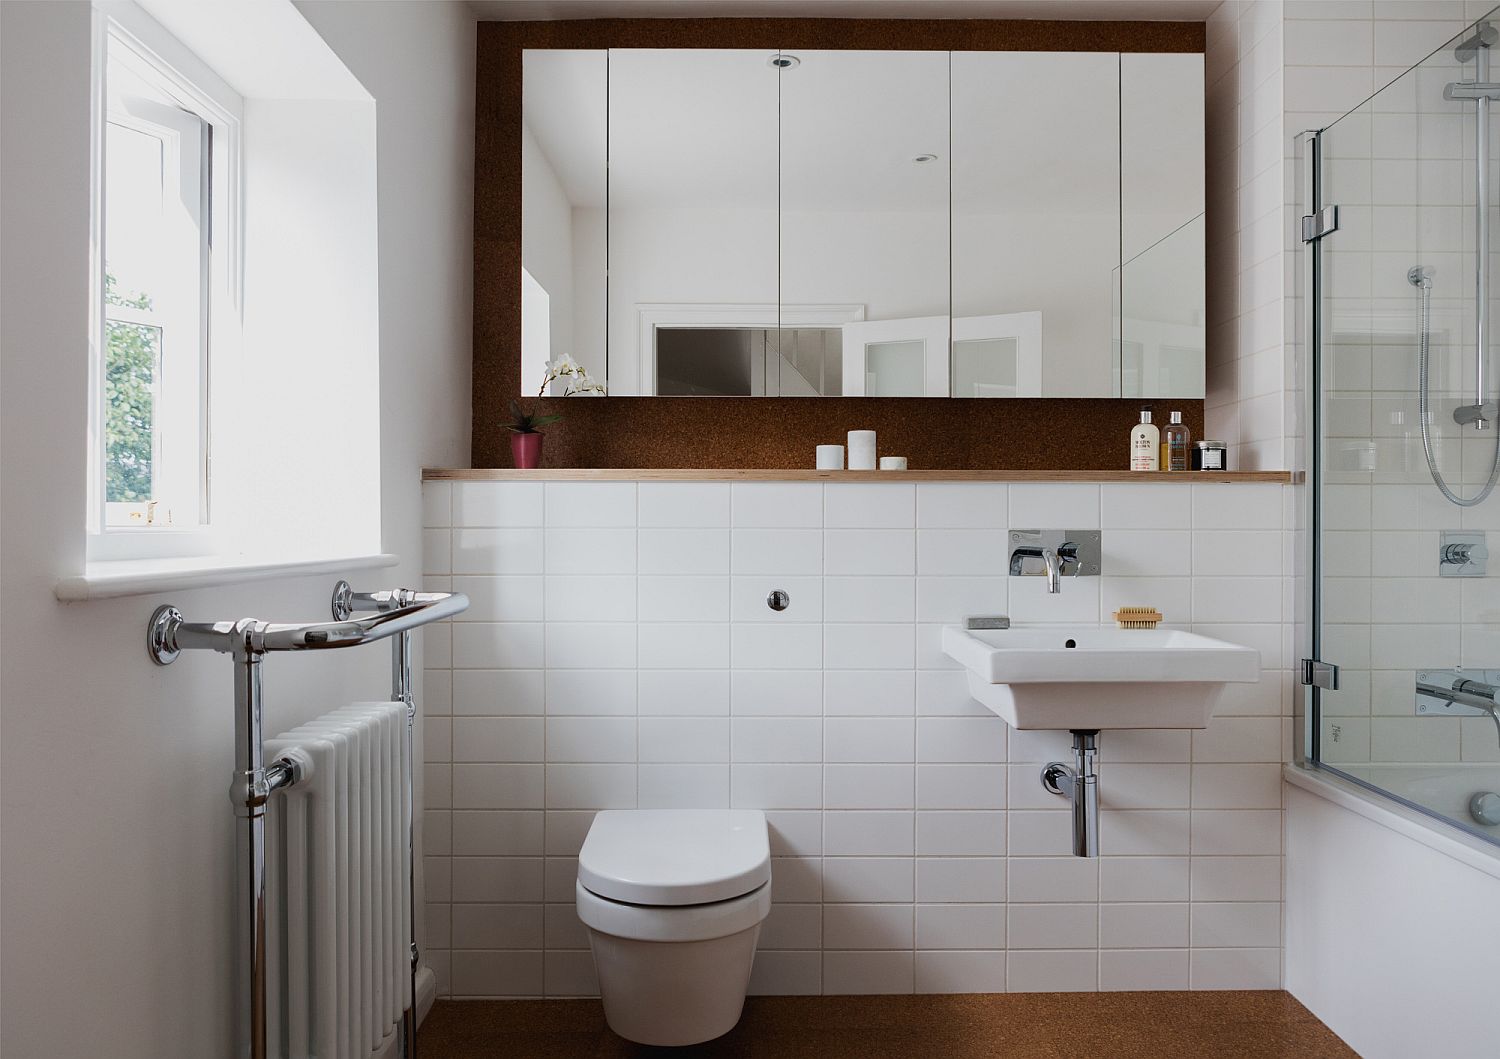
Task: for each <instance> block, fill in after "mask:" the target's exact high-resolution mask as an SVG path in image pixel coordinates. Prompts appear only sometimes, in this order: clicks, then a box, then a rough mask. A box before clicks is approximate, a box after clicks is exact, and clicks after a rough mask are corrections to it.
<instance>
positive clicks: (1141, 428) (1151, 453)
mask: <svg viewBox="0 0 1500 1059" xmlns="http://www.w3.org/2000/svg"><path fill="white" fill-rule="evenodd" d="M1160 446H1161V431H1159V430H1157V429H1156V427H1154V426H1152V425H1151V410H1150V409H1149V408H1142V409H1141V421H1140V422H1139V423H1137V424H1136V425H1135V426H1133V427H1131V428H1130V469H1131V470H1132V471H1154V470H1156V469H1157V461H1158V460H1159V459H1160V458H1161V453H1160Z"/></svg>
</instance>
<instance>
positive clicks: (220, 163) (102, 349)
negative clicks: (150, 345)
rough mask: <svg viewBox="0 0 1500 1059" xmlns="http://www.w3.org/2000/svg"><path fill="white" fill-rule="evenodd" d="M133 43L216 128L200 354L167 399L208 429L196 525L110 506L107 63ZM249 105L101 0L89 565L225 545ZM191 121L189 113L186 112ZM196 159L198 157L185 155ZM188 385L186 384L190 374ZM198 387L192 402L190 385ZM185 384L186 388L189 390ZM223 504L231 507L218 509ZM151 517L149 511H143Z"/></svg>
mask: <svg viewBox="0 0 1500 1059" xmlns="http://www.w3.org/2000/svg"><path fill="white" fill-rule="evenodd" d="M111 39H114V40H115V41H116V42H117V44H118V45H123V48H124V50H125V51H126V53H127V55H128V61H130V62H131V63H132V64H139V68H140V69H141V70H143V71H145V72H147V73H149V75H150V79H151V80H152V81H153V83H154V84H156V85H158V86H160V87H161V88H162V89H163V91H165V92H166V94H167V95H168V96H169V97H170V98H171V99H172V100H173V101H174V102H175V103H176V104H177V105H178V106H179V107H181V108H182V110H184V111H188V112H190V114H191V115H193V116H195V117H196V118H197V119H198V120H199V121H201V122H202V123H203V124H204V125H207V126H208V127H209V129H210V130H211V134H210V135H209V136H208V137H207V138H206V139H207V142H206V144H203V145H202V147H204V148H206V150H204V149H200V150H199V152H198V153H199V155H200V160H201V162H202V163H203V170H204V175H205V178H206V185H207V186H206V189H205V191H206V197H207V200H208V201H207V205H206V207H205V212H204V216H203V217H202V218H201V221H202V222H203V223H206V224H207V225H208V226H209V231H210V232H211V237H210V238H209V239H208V240H206V248H205V250H204V254H205V260H204V261H203V262H202V276H203V277H204V280H203V282H204V297H203V299H202V303H201V320H200V321H199V323H200V336H201V338H200V350H201V352H200V356H199V358H197V359H198V362H197V365H196V371H195V372H192V371H190V372H186V373H183V372H175V373H164V374H165V375H166V376H167V378H166V380H164V382H163V383H162V385H163V386H164V387H175V388H176V389H177V392H175V393H171V394H169V395H168V399H167V400H165V401H164V402H163V408H164V410H165V415H166V416H167V422H166V423H164V424H163V427H164V429H165V430H170V431H172V432H175V433H176V435H177V436H178V437H179V439H180V437H181V436H182V435H184V434H188V435H192V434H196V436H197V450H196V452H197V459H196V461H195V462H196V468H195V469H193V470H192V471H191V472H190V473H196V474H197V475H198V476H199V481H198V482H197V483H196V484H197V489H196V490H190V492H196V494H197V496H198V498H199V511H198V512H196V513H194V514H195V515H196V516H197V517H196V518H193V519H192V520H191V523H192V524H191V525H187V526H182V525H179V526H172V525H168V524H164V523H161V522H154V521H153V522H152V523H149V524H148V523H147V521H146V518H144V517H142V518H141V519H140V521H139V522H138V523H131V522H125V520H124V518H123V517H122V516H123V515H124V514H125V513H126V512H122V510H121V509H129V508H135V507H137V506H138V507H139V508H141V509H147V508H148V505H144V504H143V505H120V504H115V503H106V502H105V499H104V489H105V452H106V450H105V439H104V415H105V407H104V358H105V353H106V348H107V343H106V337H105V329H106V316H108V317H112V318H116V319H121V318H124V317H125V316H127V315H129V311H128V310H124V311H122V310H121V309H120V307H111V308H109V309H108V310H106V307H105V305H104V209H105V202H104V151H105V129H106V125H107V123H108V122H109V121H110V120H111V117H110V106H109V93H108V84H107V73H106V71H107V69H108V62H109V52H110V41H111ZM243 113H244V102H243V100H242V99H241V98H240V97H239V95H238V94H237V93H235V92H234V91H233V90H232V89H231V88H230V87H229V86H228V85H227V84H225V83H224V81H223V80H222V79H221V78H220V77H219V76H218V75H217V74H215V73H214V72H213V71H212V70H211V69H209V68H208V66H207V65H206V64H204V63H203V62H202V61H201V60H199V59H198V57H197V56H196V55H194V54H193V53H192V52H191V51H190V50H188V49H187V48H186V47H185V46H184V45H183V44H182V43H181V42H180V41H178V40H177V38H175V37H174V36H172V35H171V34H170V33H168V32H167V31H166V30H165V29H163V28H162V27H161V26H160V25H159V24H158V23H157V22H156V21H155V20H154V19H152V18H151V17H150V16H149V15H147V14H146V13H145V12H144V11H143V10H142V9H141V8H140V7H139V6H137V5H136V4H134V3H130V2H98V3H95V5H94V46H93V123H92V138H93V139H92V148H93V149H92V180H91V196H92V210H91V229H90V234H91V245H92V247H93V255H92V260H91V265H90V295H91V297H90V306H91V312H90V321H89V336H90V358H89V364H90V368H89V439H88V462H89V468H88V483H89V484H88V531H89V532H88V543H87V558H88V560H89V561H90V562H99V561H111V560H131V559H167V558H182V557H189V556H203V555H212V554H218V553H222V552H224V551H225V550H226V548H225V547H224V544H225V534H224V532H223V525H222V522H223V519H222V518H220V519H219V520H218V521H217V522H216V521H215V518H214V516H215V509H214V506H213V505H211V500H212V484H213V483H212V471H211V469H212V459H213V450H214V440H215V433H216V431H215V425H216V423H219V422H221V417H220V416H218V415H216V411H218V408H217V406H219V405H220V404H222V394H223V391H224V389H225V387H224V385H223V382H224V376H225V375H226V374H227V372H226V370H225V369H227V368H228V367H230V365H231V363H232V362H233V361H234V360H236V359H237V354H238V347H239V339H240V320H241V307H242V304H243V298H242V271H243V270H242V246H243V238H242V231H243V228H242V222H243V216H242V199H241V157H240V154H241V151H240V139H241V126H242V121H243ZM184 118H186V115H184ZM154 120H155V123H156V124H158V125H161V126H165V127H172V126H173V125H174V122H173V121H172V120H171V115H168V114H159V115H156V116H155V119H154ZM175 124H176V125H177V126H179V131H180V132H181V133H182V135H183V136H184V137H186V136H187V135H188V134H189V133H190V132H193V131H196V133H197V135H199V136H202V131H203V130H202V126H201V125H198V124H197V122H189V121H183V122H177V123H175ZM185 157H187V158H188V159H189V161H190V160H191V155H188V154H185ZM179 380H180V381H179ZM192 390H196V391H197V400H196V401H193V400H192V396H191V391H192ZM184 391H186V392H184ZM218 506H219V507H220V508H222V505H218ZM141 514H142V515H144V514H145V511H144V510H142V512H141ZM122 522H124V524H121V523H122Z"/></svg>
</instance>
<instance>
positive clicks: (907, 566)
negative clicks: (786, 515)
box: [823, 529, 916, 575]
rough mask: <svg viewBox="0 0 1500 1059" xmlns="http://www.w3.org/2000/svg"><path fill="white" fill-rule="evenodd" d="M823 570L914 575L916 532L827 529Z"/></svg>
mask: <svg viewBox="0 0 1500 1059" xmlns="http://www.w3.org/2000/svg"><path fill="white" fill-rule="evenodd" d="M823 569H824V571H825V572H826V573H829V574H875V575H896V574H905V575H910V574H913V573H915V572H916V533H915V531H914V530H909V529H831V530H826V531H824V534H823Z"/></svg>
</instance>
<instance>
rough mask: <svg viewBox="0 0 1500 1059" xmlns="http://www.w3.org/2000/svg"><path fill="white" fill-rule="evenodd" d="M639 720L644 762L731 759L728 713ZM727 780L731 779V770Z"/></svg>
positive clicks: (691, 761)
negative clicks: (714, 715)
mask: <svg viewBox="0 0 1500 1059" xmlns="http://www.w3.org/2000/svg"><path fill="white" fill-rule="evenodd" d="M637 723H638V726H639V735H638V738H639V741H640V743H639V745H640V750H639V753H640V760H641V761H642V762H643V763H644V762H652V763H678V764H692V763H696V762H702V763H710V764H711V763H715V762H727V761H728V760H729V718H728V717H642V718H641V719H640V720H639V722H637ZM725 780H726V783H727V780H728V772H727V771H726V772H725ZM726 793H727V791H726Z"/></svg>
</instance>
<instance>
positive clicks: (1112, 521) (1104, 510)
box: [1037, 482, 1192, 530]
mask: <svg viewBox="0 0 1500 1059" xmlns="http://www.w3.org/2000/svg"><path fill="white" fill-rule="evenodd" d="M1099 504H1100V508H1099V524H1100V526H1102V527H1103V528H1104V529H1105V530H1183V529H1187V528H1188V527H1189V526H1191V525H1192V490H1191V487H1190V486H1188V485H1186V484H1183V485H1179V484H1177V483H1176V482H1141V483H1139V484H1136V483H1133V482H1130V483H1118V484H1107V485H1103V486H1101V487H1100V494H1099ZM1037 528H1039V529H1073V528H1076V527H1071V526H1068V527H1064V526H1044V527H1037Z"/></svg>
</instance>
